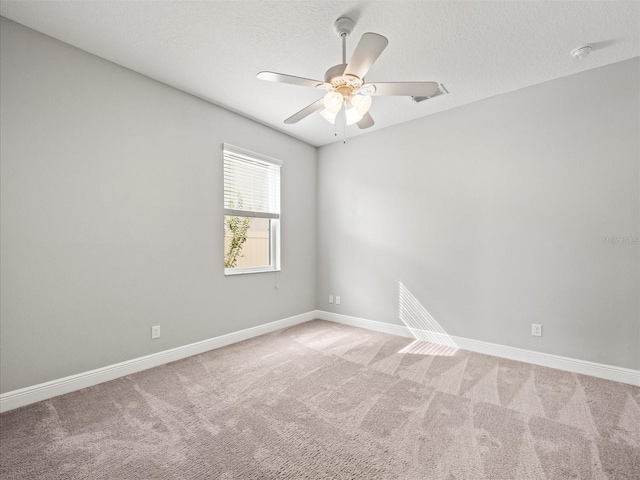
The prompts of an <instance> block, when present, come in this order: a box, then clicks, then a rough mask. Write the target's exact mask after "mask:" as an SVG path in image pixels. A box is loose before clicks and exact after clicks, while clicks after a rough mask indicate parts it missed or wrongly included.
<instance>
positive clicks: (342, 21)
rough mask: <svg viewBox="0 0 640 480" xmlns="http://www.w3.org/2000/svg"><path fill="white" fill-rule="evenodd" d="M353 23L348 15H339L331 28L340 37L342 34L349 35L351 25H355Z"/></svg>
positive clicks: (351, 28)
mask: <svg viewBox="0 0 640 480" xmlns="http://www.w3.org/2000/svg"><path fill="white" fill-rule="evenodd" d="M355 25H356V23H355V22H354V21H353V20H351V19H350V18H349V17H340V18H339V19H337V20H336V22H335V23H334V24H333V29H334V30H335V31H336V33H337V34H338V36H339V37H342V36H343V35H346V36H349V35H350V34H351V32H353V27H355Z"/></svg>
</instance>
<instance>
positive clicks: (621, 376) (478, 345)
mask: <svg viewBox="0 0 640 480" xmlns="http://www.w3.org/2000/svg"><path fill="white" fill-rule="evenodd" d="M316 316H317V318H320V319H322V320H328V321H331V322H335V323H342V324H344V325H351V326H353V327H360V328H365V329H367V330H375V331H377V332H383V333H389V334H391V335H398V336H400V337H407V338H419V339H428V341H429V342H431V343H439V344H441V345H451V344H452V343H451V342H453V343H454V344H455V345H456V347H457V348H460V349H462V350H470V351H472V352H477V353H484V354H485V355H493V356H496V357H501V358H508V359H510V360H517V361H520V362H527V363H533V364H534V365H541V366H543V367H550V368H557V369H559V370H566V371H569V372H574V373H580V374H583V375H590V376H592V377H598V378H604V379H606V380H613V381H616V382H622V383H628V384H630V385H636V386H640V370H632V369H630V368H623V367H615V366H612V365H603V364H601V363H594V362H588V361H586V360H578V359H575V358H568V357H561V356H559V355H551V354H549V353H541V352H534V351H532V350H524V349H522V348H515V347H507V346H505V345H498V344H495V343H489V342H482V341H480V340H471V339H469V338H463V337H455V336H453V335H446V334H443V333H438V332H426V331H416V330H415V329H410V328H408V327H405V326H403V325H393V324H390V323H383V322H377V321H374V320H367V319H364V318H359V317H351V316H348V315H341V314H338V313H331V312H325V311H317V312H316Z"/></svg>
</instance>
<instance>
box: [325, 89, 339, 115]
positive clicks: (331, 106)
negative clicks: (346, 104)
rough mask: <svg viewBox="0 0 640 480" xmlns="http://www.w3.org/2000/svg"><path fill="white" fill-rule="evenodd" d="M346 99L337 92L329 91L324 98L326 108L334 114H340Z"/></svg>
mask: <svg viewBox="0 0 640 480" xmlns="http://www.w3.org/2000/svg"><path fill="white" fill-rule="evenodd" d="M343 100H344V97H343V96H342V95H340V94H339V93H338V92H336V91H335V90H329V91H328V92H327V93H326V95H325V96H324V100H323V103H324V108H326V109H327V110H329V111H330V112H332V113H338V112H339V111H340V109H341V108H342V102H343Z"/></svg>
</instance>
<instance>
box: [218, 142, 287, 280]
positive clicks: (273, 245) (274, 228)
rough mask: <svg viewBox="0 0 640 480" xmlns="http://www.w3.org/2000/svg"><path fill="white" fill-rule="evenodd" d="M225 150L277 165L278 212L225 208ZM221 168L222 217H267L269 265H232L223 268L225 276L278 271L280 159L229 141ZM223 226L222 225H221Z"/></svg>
mask: <svg viewBox="0 0 640 480" xmlns="http://www.w3.org/2000/svg"><path fill="white" fill-rule="evenodd" d="M227 152H228V153H229V154H230V155H232V156H234V157H237V158H239V159H245V160H247V161H248V162H253V163H259V164H264V165H266V166H268V167H273V166H275V167H277V175H278V182H277V185H278V192H276V198H277V210H278V213H266V212H256V211H251V210H238V209H232V208H227V207H226V206H225V205H224V193H225V178H224V177H225V174H224V173H225V162H226V161H227V158H226V157H227ZM222 168H223V189H222V190H223V218H224V217H226V216H238V217H248V218H267V219H269V265H262V266H256V267H234V268H226V267H225V269H224V274H225V276H231V275H245V274H250V273H264V272H279V271H280V270H281V267H280V255H281V252H280V228H281V226H280V220H281V218H282V214H281V212H280V210H281V208H280V207H281V200H280V194H281V191H282V188H281V184H280V180H281V178H282V176H281V173H280V169H281V168H282V161H281V160H278V159H275V158H272V157H268V156H266V155H262V154H260V153H256V152H252V151H251V150H247V149H244V148H241V147H236V146H235V145H231V144H229V143H223V145H222ZM223 228H224V227H223ZM225 253H226V252H225Z"/></svg>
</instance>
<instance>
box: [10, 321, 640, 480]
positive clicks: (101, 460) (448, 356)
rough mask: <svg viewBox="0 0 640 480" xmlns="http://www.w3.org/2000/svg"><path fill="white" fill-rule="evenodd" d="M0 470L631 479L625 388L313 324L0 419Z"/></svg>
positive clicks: (636, 461)
mask: <svg viewBox="0 0 640 480" xmlns="http://www.w3.org/2000/svg"><path fill="white" fill-rule="evenodd" d="M0 428H1V429H0V477H1V478H2V479H3V480H8V479H17V478H20V479H40V478H47V479H48V478H51V479H53V478H56V479H79V478H82V479H192V478H202V479H205V478H206V479H233V478H241V479H271V478H273V479H276V478H284V479H325V478H326V479H329V478H332V479H333V478H335V479H343V478H348V479H378V478H380V479H383V478H384V479H412V480H417V479H443V480H459V479H473V480H476V479H487V480H497V479H509V480H528V479H580V480H587V479H620V480H622V479H624V480H634V479H635V480H637V479H640V388H636V387H632V386H629V385H625V384H620V383H615V382H610V381H606V380H600V379H597V378H593V377H587V376H583V375H576V374H573V373H567V372H563V371H559V370H552V369H548V368H542V367H536V366H533V365H529V364H524V363H519V362H514V361H509V360H503V359H499V358H496V357H489V356H485V355H479V354H475V353H471V352H467V351H462V350H459V351H455V352H454V351H452V350H451V349H442V348H435V347H433V346H430V345H428V344H427V345H425V344H419V343H412V342H411V340H409V339H405V338H400V337H394V336H391V335H386V334H381V333H376V332H370V331H366V330H360V329H357V328H351V327H346V326H343V325H337V324H333V323H329V322H324V321H319V320H316V321H313V322H309V323H306V324H303V325H299V326H296V327H293V328H289V329H286V330H282V331H279V332H275V333H273V334H269V335H265V336H262V337H258V338H255V339H251V340H247V341H245V342H242V343H238V344H235V345H231V346H229V347H226V348H222V349H219V350H214V351H211V352H208V353H205V354H202V355H198V356H195V357H191V358H188V359H185V360H181V361H179V362H175V363H172V364H169V365H165V366H162V367H158V368H154V369H152V370H147V371H145V372H140V373H138V374H135V375H131V376H129V377H125V378H121V379H118V380H114V381H112V382H108V383H105V384H102V385H97V386H95V387H91V388H87V389H85V390H82V391H79V392H74V393H71V394H68V395H64V396H61V397H57V398H54V399H51V400H47V401H44V402H40V403H37V404H34V405H30V406H27V407H24V408H21V409H18V410H14V411H11V412H7V413H5V414H2V415H1V416H0Z"/></svg>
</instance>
